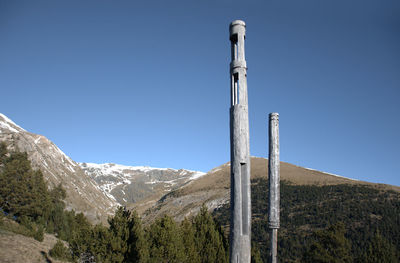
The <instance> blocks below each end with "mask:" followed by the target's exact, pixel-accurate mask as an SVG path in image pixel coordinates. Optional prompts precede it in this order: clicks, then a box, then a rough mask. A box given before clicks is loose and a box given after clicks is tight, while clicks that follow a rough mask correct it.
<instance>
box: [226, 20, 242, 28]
mask: <svg viewBox="0 0 400 263" xmlns="http://www.w3.org/2000/svg"><path fill="white" fill-rule="evenodd" d="M229 26H230V27H233V26H246V23H245V22H244V21H243V20H234V21H232V23H231V24H230V25H229Z"/></svg>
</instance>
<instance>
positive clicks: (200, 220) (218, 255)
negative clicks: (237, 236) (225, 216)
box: [194, 205, 228, 263]
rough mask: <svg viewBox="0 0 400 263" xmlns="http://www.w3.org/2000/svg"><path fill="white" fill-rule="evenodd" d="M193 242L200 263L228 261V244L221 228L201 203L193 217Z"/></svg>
mask: <svg viewBox="0 0 400 263" xmlns="http://www.w3.org/2000/svg"><path fill="white" fill-rule="evenodd" d="M194 227H195V243H196V247H197V248H198V251H199V254H200V255H201V262H202V263H206V262H207V263H213V262H221V263H222V262H228V253H227V251H228V249H227V248H228V246H227V242H226V240H225V237H224V235H223V231H222V228H221V227H219V226H217V224H216V222H215V221H214V219H213V218H212V216H211V214H210V213H209V212H208V210H207V207H206V206H205V205H203V206H202V207H201V209H200V212H199V213H198V214H197V216H196V217H195V218H194Z"/></svg>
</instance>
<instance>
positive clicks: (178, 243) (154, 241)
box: [148, 215, 185, 263]
mask: <svg viewBox="0 0 400 263" xmlns="http://www.w3.org/2000/svg"><path fill="white" fill-rule="evenodd" d="M148 238H149V245H150V262H154V263H162V262H169V263H180V262H184V260H185V255H184V248H183V243H182V238H181V235H180V233H179V229H178V227H177V225H176V223H175V221H174V220H172V218H171V217H169V216H167V215H165V216H164V217H162V218H160V219H157V220H156V221H155V222H154V223H153V224H152V225H151V226H150V229H149V231H148Z"/></svg>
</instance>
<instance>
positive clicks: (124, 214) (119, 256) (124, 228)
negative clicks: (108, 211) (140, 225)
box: [108, 207, 131, 262]
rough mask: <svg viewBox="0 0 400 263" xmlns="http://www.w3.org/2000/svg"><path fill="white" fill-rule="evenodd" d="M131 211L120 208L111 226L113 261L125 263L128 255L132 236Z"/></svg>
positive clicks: (110, 222) (111, 221)
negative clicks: (129, 241)
mask: <svg viewBox="0 0 400 263" xmlns="http://www.w3.org/2000/svg"><path fill="white" fill-rule="evenodd" d="M130 215H131V213H130V211H129V210H127V209H126V208H125V207H119V208H118V209H117V211H116V213H115V215H114V217H112V218H111V219H109V220H108V223H109V224H110V228H109V230H110V234H111V236H110V239H111V251H112V255H111V261H112V262H124V259H125V258H127V254H128V239H129V236H130V224H129V218H130Z"/></svg>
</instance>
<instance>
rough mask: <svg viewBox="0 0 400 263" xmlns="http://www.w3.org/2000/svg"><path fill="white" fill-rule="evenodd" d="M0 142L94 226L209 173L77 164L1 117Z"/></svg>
mask: <svg viewBox="0 0 400 263" xmlns="http://www.w3.org/2000/svg"><path fill="white" fill-rule="evenodd" d="M0 142H5V143H6V144H7V147H8V149H9V150H11V151H21V152H27V154H28V158H29V160H30V161H31V163H32V166H33V167H34V168H36V169H40V170H41V171H42V173H43V176H44V178H45V180H46V181H47V182H48V183H49V186H50V187H54V186H56V185H58V184H62V186H63V187H64V189H65V190H66V192H67V198H66V204H67V208H68V209H74V210H76V211H78V212H83V213H84V214H85V215H86V216H87V217H88V218H89V220H91V221H92V222H99V221H102V222H105V221H106V219H107V217H108V216H109V215H112V214H113V213H114V210H115V208H116V206H118V205H132V204H134V203H136V202H138V201H142V200H146V199H147V200H151V202H152V203H154V202H156V201H157V200H158V199H159V198H161V197H162V196H163V195H165V194H167V193H169V192H170V191H172V190H175V189H177V188H179V187H181V186H183V185H186V184H188V183H189V182H191V181H193V180H195V179H197V178H199V177H202V176H203V175H204V174H205V173H202V172H197V171H190V170H184V169H180V170H175V169H169V168H151V167H145V166H124V165H119V164H112V163H106V164H94V163H77V162H75V161H73V160H72V159H71V158H70V157H68V156H67V155H66V154H65V153H64V152H62V151H61V149H60V148H58V147H57V146H56V145H55V144H54V143H53V142H51V141H50V140H48V139H47V138H46V137H44V136H42V135H38V134H33V133H30V132H28V131H26V130H24V129H23V128H21V127H20V126H18V125H17V124H15V123H14V122H13V121H12V120H10V119H9V118H7V117H6V116H5V115H3V114H1V113H0Z"/></svg>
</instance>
